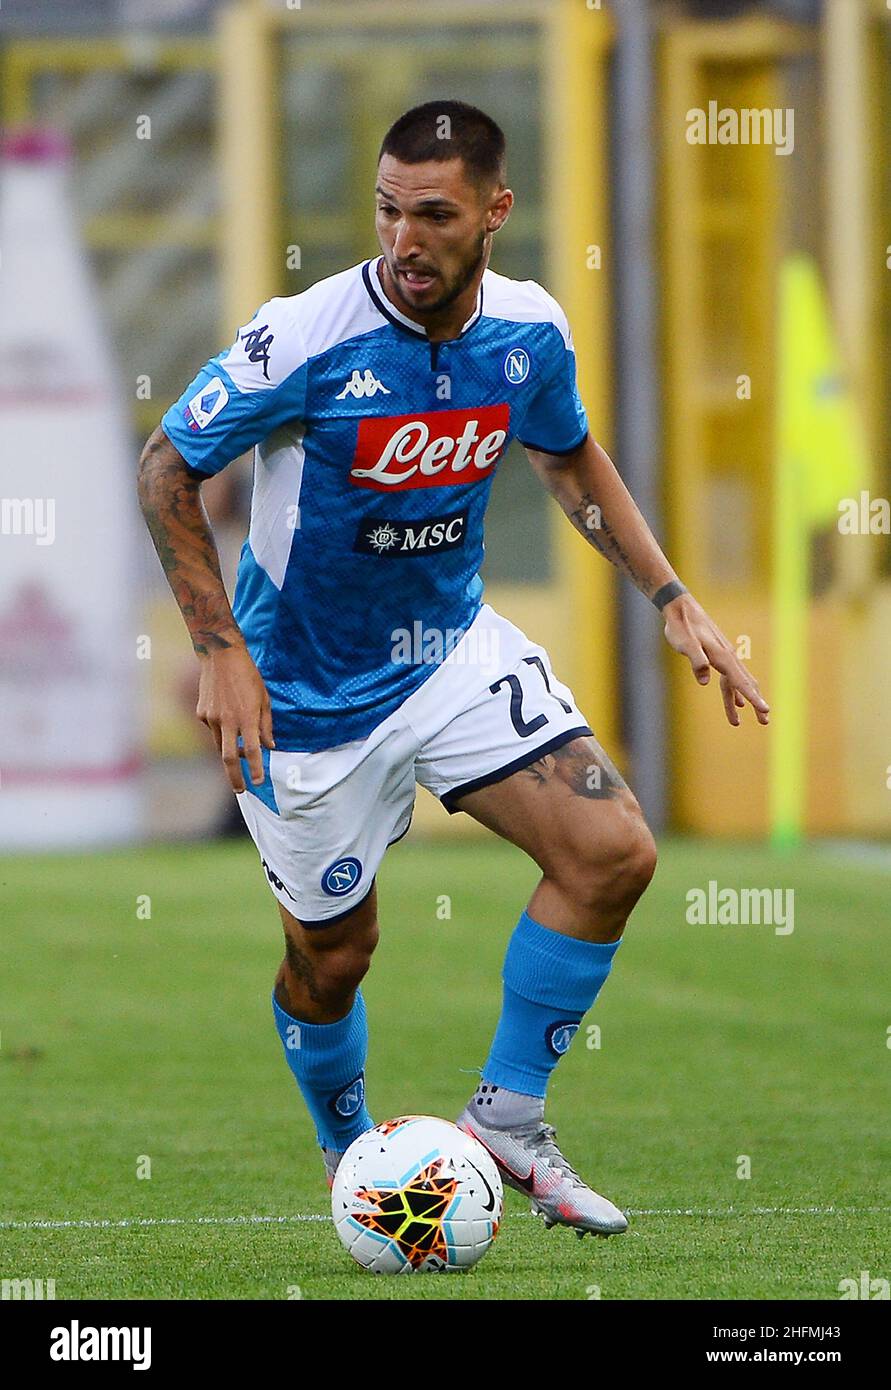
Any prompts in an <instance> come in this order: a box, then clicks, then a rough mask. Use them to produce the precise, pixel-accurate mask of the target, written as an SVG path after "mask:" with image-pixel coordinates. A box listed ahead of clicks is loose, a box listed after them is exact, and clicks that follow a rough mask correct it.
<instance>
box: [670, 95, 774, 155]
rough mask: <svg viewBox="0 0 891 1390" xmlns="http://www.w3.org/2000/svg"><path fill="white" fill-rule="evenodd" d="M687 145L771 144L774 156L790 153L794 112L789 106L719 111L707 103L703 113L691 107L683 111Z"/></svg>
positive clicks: (747, 107)
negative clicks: (685, 112) (685, 111)
mask: <svg viewBox="0 0 891 1390" xmlns="http://www.w3.org/2000/svg"><path fill="white" fill-rule="evenodd" d="M687 144H688V145H773V147H774V151H773V152H774V154H791V153H792V151H793V150H794V149H795V112H794V110H793V108H792V107H791V106H786V107H781V106H776V107H770V106H766V107H764V108H763V110H759V109H758V108H757V107H753V106H743V107H741V108H740V109H739V110H738V111H737V110H736V109H735V108H734V107H732V106H722V107H721V108H720V109H719V108H718V103H717V102H716V101H710V102H709V104H708V110H707V111H704V110H703V109H702V107H701V106H693V107H691V108H690V110H689V111H688V112H687Z"/></svg>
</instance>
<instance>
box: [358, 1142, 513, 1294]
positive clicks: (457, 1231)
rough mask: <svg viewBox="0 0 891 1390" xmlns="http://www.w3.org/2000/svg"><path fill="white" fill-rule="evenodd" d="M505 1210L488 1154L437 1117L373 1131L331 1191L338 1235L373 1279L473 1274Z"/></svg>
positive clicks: (360, 1144)
mask: <svg viewBox="0 0 891 1390" xmlns="http://www.w3.org/2000/svg"><path fill="white" fill-rule="evenodd" d="M503 1206H504V1193H503V1190H502V1186H501V1178H500V1176H499V1173H498V1169H497V1168H496V1167H495V1164H494V1163H493V1161H492V1159H491V1158H490V1156H489V1154H488V1153H487V1152H486V1150H485V1149H484V1148H483V1147H482V1145H481V1144H478V1143H477V1141H476V1140H475V1139H472V1138H471V1137H470V1135H469V1134H465V1133H464V1132H463V1131H462V1130H460V1129H459V1128H458V1126H457V1125H453V1124H450V1123H449V1121H448V1120H439V1119H437V1118H436V1117H435V1116H433V1115H400V1116H399V1118H398V1119H395V1120H387V1121H386V1122H385V1123H384V1124H381V1125H375V1127H374V1129H369V1130H366V1132H365V1133H364V1134H362V1135H360V1136H359V1138H358V1139H355V1140H354V1141H353V1143H352V1144H351V1145H350V1147H349V1148H348V1149H347V1151H346V1153H345V1154H344V1156H343V1158H342V1159H341V1160H340V1165H339V1167H338V1169H337V1173H336V1174H335V1177H334V1186H333V1187H332V1189H331V1214H332V1216H333V1217H334V1225H335V1227H336V1228H337V1234H338V1235H339V1236H340V1239H341V1240H342V1241H343V1244H344V1245H345V1246H346V1248H347V1250H348V1251H349V1252H350V1254H351V1255H352V1257H353V1259H354V1260H356V1261H357V1262H358V1263H359V1264H360V1265H362V1267H363V1268H364V1269H370V1270H371V1271H372V1273H374V1274H413V1273H429V1272H434V1271H436V1272H447V1271H451V1270H458V1269H470V1268H471V1266H472V1265H475V1264H476V1262H477V1260H479V1259H482V1257H483V1255H484V1254H485V1253H486V1251H487V1250H488V1248H489V1246H490V1245H491V1244H492V1241H493V1240H494V1239H495V1235H496V1232H497V1231H498V1225H499V1222H500V1221H501V1212H502V1209H503Z"/></svg>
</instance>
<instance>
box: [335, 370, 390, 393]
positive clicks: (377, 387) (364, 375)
mask: <svg viewBox="0 0 891 1390" xmlns="http://www.w3.org/2000/svg"><path fill="white" fill-rule="evenodd" d="M379 391H380V392H381V393H382V394H383V395H385V396H389V395H392V392H391V391H390V390H389V388H388V387H386V386H385V385H384V383H383V382H382V381H378V379H377V377H376V376H375V375H374V373H373V372H372V371H371V370H370V369H369V368H368V367H366V368H365V371H364V372H360V371H359V368H358V367H357V368H356V370H355V371H354V372H353V374H352V376H351V377H350V379H349V381H348V382H347V384H346V386H345V387H344V388H343V390H342V391H339V392H338V393H337V395H336V396H335V397H334V399H335V400H336V401H343V400H346V398H347V396H354V397H355V398H356V400H357V401H364V400H367V399H368V397H369V396H376V395H377V393H378V392H379Z"/></svg>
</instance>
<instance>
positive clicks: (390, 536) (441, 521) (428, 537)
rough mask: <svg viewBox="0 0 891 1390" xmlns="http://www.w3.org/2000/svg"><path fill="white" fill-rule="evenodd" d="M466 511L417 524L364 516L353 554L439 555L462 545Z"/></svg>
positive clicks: (423, 519) (428, 518)
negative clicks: (357, 552)
mask: <svg viewBox="0 0 891 1390" xmlns="http://www.w3.org/2000/svg"><path fill="white" fill-rule="evenodd" d="M466 532H467V511H466V509H465V511H463V512H453V513H452V515H451V516H426V517H422V518H420V519H419V520H417V521H393V520H390V519H389V518H388V517H383V516H367V517H365V519H364V521H363V522H362V523H361V525H360V526H359V528H358V530H357V531H356V539H355V541H354V542H353V550H354V551H359V552H360V553H361V554H363V555H387V556H393V555H433V554H435V555H438V554H439V553H440V551H442V550H457V549H458V548H459V547H460V546H462V545H463V544H464V537H465V535H466Z"/></svg>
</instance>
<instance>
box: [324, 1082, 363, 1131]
mask: <svg viewBox="0 0 891 1390" xmlns="http://www.w3.org/2000/svg"><path fill="white" fill-rule="evenodd" d="M364 1104H365V1073H364V1071H360V1072H359V1075H358V1076H354V1077H353V1079H352V1081H348V1082H347V1084H346V1085H345V1086H342V1087H341V1088H340V1090H339V1091H336V1092H335V1093H334V1095H333V1096H331V1098H330V1099H329V1101H328V1109H329V1110H330V1111H331V1113H332V1115H337V1116H338V1117H339V1118H340V1119H342V1120H348V1119H350V1118H351V1117H352V1116H353V1115H358V1113H359V1111H360V1110H361V1109H362V1106H363V1105H364Z"/></svg>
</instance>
